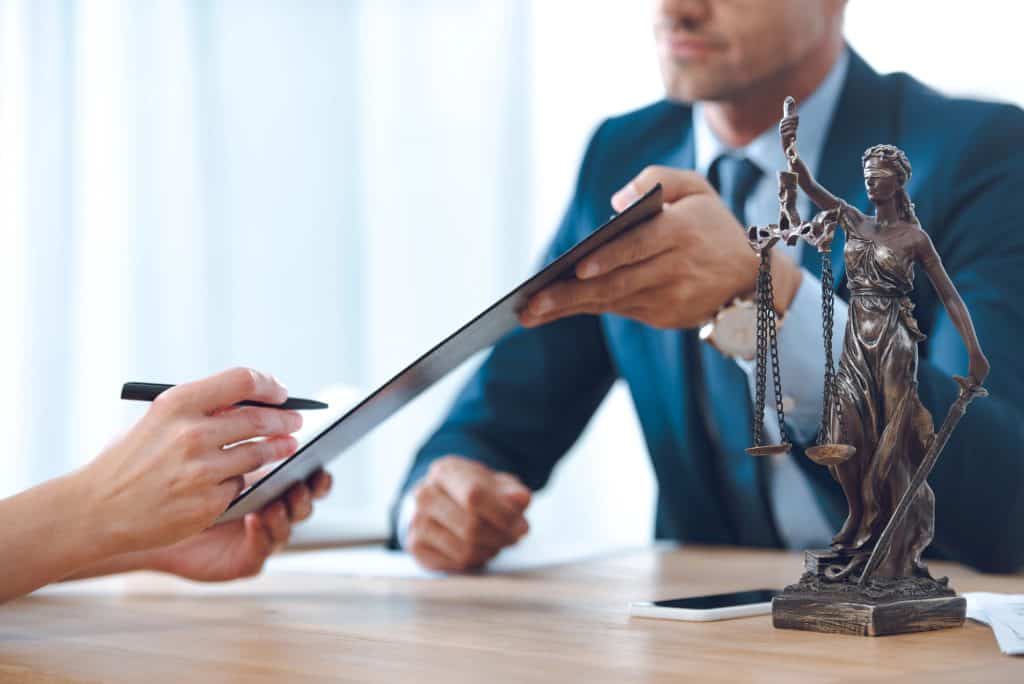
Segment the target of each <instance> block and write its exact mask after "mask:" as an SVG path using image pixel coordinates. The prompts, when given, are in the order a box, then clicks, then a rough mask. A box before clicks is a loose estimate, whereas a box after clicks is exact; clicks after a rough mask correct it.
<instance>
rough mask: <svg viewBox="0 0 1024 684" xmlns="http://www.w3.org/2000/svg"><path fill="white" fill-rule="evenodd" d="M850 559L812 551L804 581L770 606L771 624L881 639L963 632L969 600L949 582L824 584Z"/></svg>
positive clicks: (896, 580)
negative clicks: (828, 575)
mask: <svg viewBox="0 0 1024 684" xmlns="http://www.w3.org/2000/svg"><path fill="white" fill-rule="evenodd" d="M851 559H852V556H849V555H845V554H839V553H836V552H834V551H831V550H827V551H808V552H807V553H806V555H805V560H804V569H805V572H804V575H803V577H801V578H800V581H799V582H798V583H796V584H792V585H790V586H788V587H786V588H785V590H783V592H782V593H781V594H779V595H778V596H776V597H775V599H774V600H773V601H772V624H773V625H774V626H775V627H777V628H780V629H803V630H808V631H813V632H828V633H832V634H853V635H858V636H883V635H886V634H904V633H907V632H924V631H928V630H933V629H943V628H946V627H961V626H962V625H963V624H964V620H965V618H966V613H967V600H966V599H965V598H963V597H962V596H957V595H956V592H955V591H953V590H952V589H951V588H950V587H949V582H948V580H947V578H945V577H943V578H942V579H938V580H936V579H932V578H930V577H898V578H888V577H877V578H872V579H869V580H868V582H867V584H866V586H865V587H863V588H861V587H859V586H858V585H857V580H858V579H859V576H856V575H854V576H851V577H848V578H846V579H843V580H838V581H830V580H827V579H825V568H827V567H828V566H829V565H845V564H846V563H847V562H848V561H849V560H851Z"/></svg>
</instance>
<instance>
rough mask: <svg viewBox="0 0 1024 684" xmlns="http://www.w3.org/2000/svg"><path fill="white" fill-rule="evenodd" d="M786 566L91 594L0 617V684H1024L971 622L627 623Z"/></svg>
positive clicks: (30, 602) (690, 558)
mask: <svg viewBox="0 0 1024 684" xmlns="http://www.w3.org/2000/svg"><path fill="white" fill-rule="evenodd" d="M799 570H800V557H799V556H798V555H796V554H784V553H776V552H757V551H737V550H726V549H698V548H693V547H691V548H688V549H686V550H670V551H664V552H660V551H657V550H647V551H640V552H635V553H630V554H625V555H620V556H612V557H609V558H606V559H603V560H599V561H592V562H587V563H581V564H578V565H566V566H561V567H557V568H550V569H547V570H544V571H536V572H530V573H524V574H521V575H503V576H490V577H483V576H477V577H459V578H451V579H445V580H396V579H366V578H347V577H325V576H308V575H305V576H298V575H294V576H285V575H265V576H263V577H260V578H257V579H255V580H250V581H245V582H239V583H235V584H230V585H219V586H209V585H207V586H200V585H193V584H188V583H185V582H181V581H179V580H176V579H173V578H168V577H160V576H155V575H145V574H140V575H135V576H131V577H128V578H122V579H107V580H95V581H91V582H81V583H77V584H75V585H66V586H62V587H59V588H58V589H56V590H50V591H48V592H45V593H42V594H36V595H34V596H31V597H28V598H25V599H21V600H19V601H15V602H13V603H11V604H9V605H7V606H4V607H0V680H3V681H18V682H42V681H46V682H53V681H72V682H78V681H103V682H121V681H124V682H145V683H146V684H151V683H153V682H163V681H171V682H200V681H245V682H326V681H338V680H346V681H354V680H358V681H395V682H446V683H447V682H470V681H472V682H477V681H484V682H487V684H494V683H495V682H506V681H508V682H539V681H587V682H626V681H631V682H661V681H665V682H668V681H728V682H736V681H747V680H778V681H786V682H833V681H872V682H896V681H899V682H907V681H928V682H980V681H986V682H988V681H1016V682H1022V681H1024V659H1019V658H1017V659H1014V658H1011V657H1009V656H1004V655H1001V654H1000V653H999V649H998V647H997V646H996V641H995V638H994V636H993V635H992V632H991V631H990V630H989V629H988V628H987V627H984V626H981V625H977V624H974V623H968V625H967V626H966V627H964V628H963V629H951V630H945V631H941V632H932V633H925V634H909V635H903V636H891V637H881V638H874V639H871V638H866V637H850V636H837V635H824V634H814V633H808V632H794V631H785V630H775V629H773V628H772V627H771V623H770V618H768V617H756V618H747V619H742V620H732V621H726V622H714V623H703V624H701V623H684V622H674V621H659V620H639V619H630V618H629V616H628V615H627V612H626V606H627V603H628V602H629V601H631V600H642V599H646V598H667V597H673V596H679V595H686V594H701V593H707V592H718V591H729V590H736V589H744V588H752V587H753V586H754V585H773V584H774V585H776V586H780V585H783V584H785V583H787V582H789V581H791V580H793V579H795V577H796V575H797V574H798V572H799ZM933 570H935V571H937V573H940V574H948V575H950V576H951V578H952V580H953V582H954V585H955V586H956V587H957V588H958V589H959V590H962V591H976V590H989V591H997V592H1013V593H1024V576H1011V577H1000V576H984V575H979V574H976V573H974V572H970V571H968V570H965V569H963V568H960V567H957V566H948V565H947V566H944V565H941V564H935V565H934V566H933ZM752 578H757V579H756V580H755V579H752Z"/></svg>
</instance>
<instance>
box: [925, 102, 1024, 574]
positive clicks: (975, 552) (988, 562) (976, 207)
mask: <svg viewBox="0 0 1024 684" xmlns="http://www.w3.org/2000/svg"><path fill="white" fill-rule="evenodd" d="M965 137H966V138H967V139H969V140H970V141H971V142H970V144H969V150H968V152H966V153H965V155H964V157H963V158H962V159H959V160H949V162H948V165H947V168H948V169H949V170H950V173H951V174H953V177H951V178H949V186H948V187H951V188H954V190H953V192H954V196H953V198H952V201H951V202H949V203H948V205H947V206H948V207H949V209H948V210H947V212H946V215H945V216H942V217H941V219H940V223H941V225H942V228H941V230H936V231H935V232H933V240H934V241H935V243H936V248H937V251H938V252H939V254H940V255H941V257H942V260H943V263H944V265H945V267H946V270H947V272H948V273H949V275H950V278H951V279H952V281H953V283H954V285H956V287H957V289H958V290H959V292H960V294H961V296H962V297H963V299H964V302H965V303H966V305H967V308H968V310H969V311H970V312H971V317H972V319H973V321H974V326H975V328H976V330H977V333H978V339H979V341H980V343H981V347H982V349H983V350H984V352H985V354H986V355H987V356H988V358H989V361H990V363H991V365H992V372H991V375H990V376H989V378H988V380H987V381H986V386H987V387H988V389H989V391H990V392H991V395H990V396H989V397H988V398H985V399H978V400H976V401H974V402H972V404H971V406H970V408H969V409H968V412H967V415H966V416H965V418H964V419H963V420H962V421H961V423H960V424H959V426H958V427H957V429H956V430H955V431H954V432H953V435H952V437H951V439H950V441H949V444H948V445H947V446H946V449H945V453H943V454H942V456H941V457H940V458H939V461H938V463H937V464H936V467H935V470H934V471H933V472H932V475H931V477H930V478H929V482H930V484H931V485H932V488H933V489H934V490H935V495H936V507H937V508H936V534H935V539H934V542H933V548H934V550H935V551H936V552H938V554H940V555H942V556H945V557H950V558H955V559H957V560H959V561H962V562H966V563H969V564H971V565H973V566H975V567H977V568H979V569H981V570H984V571H990V572H1013V571H1016V570H1018V569H1020V568H1021V566H1022V565H1024V525H1021V524H1020V521H1021V520H1024V457H1022V452H1024V414H1022V407H1024V355H1022V354H1021V351H1020V340H1019V335H1020V334H1021V333H1022V332H1024V296H1022V293H1024V267H1022V262H1024V224H1022V223H1021V216H1020V198H1021V197H1024V162H1022V161H1021V156H1020V149H1021V141H1022V140H1024V113H1022V112H1020V110H1018V109H1016V108H1011V107H1000V108H998V109H997V110H996V114H995V115H994V116H993V117H991V118H990V119H989V120H988V121H986V122H985V124H984V125H983V126H982V127H980V129H979V130H976V131H973V132H970V133H969V134H968V135H966V136H965ZM925 228H926V229H928V228H929V227H928V226H925ZM921 276H923V274H921V273H919V277H921ZM938 307H939V310H940V313H939V314H938V315H937V316H936V318H935V320H934V323H933V324H932V325H931V326H930V327H931V330H930V334H929V339H928V340H927V342H926V343H925V344H926V345H927V346H926V348H925V350H924V351H925V352H926V353H925V354H923V355H922V356H923V357H924V358H922V360H921V363H920V367H919V371H918V378H919V382H920V396H921V399H922V401H923V402H924V404H925V405H926V406H927V407H928V409H929V410H930V411H931V412H932V416H933V418H934V419H935V422H936V430H937V429H938V427H939V425H940V424H941V422H942V420H943V419H944V418H945V416H946V413H947V411H948V409H949V406H950V404H951V403H952V402H953V400H954V399H955V398H956V395H957V387H958V386H957V385H956V383H955V382H954V381H953V380H952V377H951V376H952V374H954V373H956V374H962V375H966V371H967V351H966V348H965V346H964V344H963V342H962V341H961V339H960V335H959V333H958V332H957V331H956V329H955V328H954V326H953V324H952V321H951V320H950V319H949V317H948V316H947V315H946V314H945V311H944V310H942V307H941V304H939V305H938Z"/></svg>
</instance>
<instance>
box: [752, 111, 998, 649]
mask: <svg viewBox="0 0 1024 684" xmlns="http://www.w3.org/2000/svg"><path fill="white" fill-rule="evenodd" d="M793 104H794V103H793V101H792V98H787V102H786V106H785V108H784V111H785V115H784V117H783V119H782V121H781V123H780V126H779V128H780V134H781V138H782V146H783V149H784V150H785V153H786V157H787V159H788V160H789V171H788V172H782V173H780V174H779V176H780V202H781V204H782V217H781V220H780V223H779V226H778V227H776V226H770V227H769V228H770V229H772V230H769V231H768V232H769V233H774V235H768V234H766V232H765V229H764V228H752V229H751V232H750V238H751V245H752V247H754V249H755V250H757V251H762V250H766V249H770V248H771V244H773V243H774V240H779V239H781V240H785V241H787V242H790V243H793V242H795V240H796V239H804V240H806V241H807V242H808V243H810V244H811V245H813V246H815V247H817V248H818V250H819V251H820V252H822V257H823V258H822V263H823V267H824V268H823V274H822V281H823V307H822V310H823V318H824V319H825V325H824V328H825V338H826V339H825V348H826V369H825V402H824V415H823V417H822V430H821V435H820V437H819V443H818V445H816V446H814V447H811V448H809V449H808V450H807V455H808V457H810V458H811V459H812V460H814V461H815V462H816V463H819V464H823V465H827V466H828V467H829V470H830V471H831V473H832V475H833V477H834V478H835V479H836V480H837V481H838V482H839V484H840V486H841V487H842V489H843V493H844V494H845V495H846V500H847V503H848V506H849V515H848V517H847V519H846V522H845V524H844V525H843V526H842V528H841V529H840V530H839V532H838V533H837V534H836V535H835V537H834V539H833V545H832V549H831V550H828V551H809V552H808V554H807V562H806V564H805V565H806V567H805V570H806V571H807V572H806V573H805V574H804V576H803V578H801V581H800V583H798V584H796V585H792V586H790V587H787V589H786V591H785V592H783V594H781V595H780V596H779V597H778V598H776V600H775V603H774V605H773V615H774V622H775V625H776V626H778V627H791V628H798V629H813V630H819V631H831V632H846V633H857V634H887V633H895V632H906V631H918V630H922V629H935V628H938V627H944V626H952V625H959V624H962V623H963V619H964V617H963V615H964V599H963V598H962V597H957V596H956V594H955V592H953V590H952V589H950V588H949V587H948V586H947V582H946V580H945V579H944V578H943V579H941V580H935V579H933V578H932V577H931V575H930V574H929V572H928V569H927V567H926V566H925V565H924V564H923V563H922V562H921V553H922V552H923V551H924V549H925V548H926V547H927V546H928V545H929V544H930V543H931V540H932V536H933V532H934V524H935V498H934V494H933V493H932V490H931V488H930V487H929V486H928V483H927V481H926V477H927V475H928V473H929V472H930V471H931V468H932V466H933V465H934V463H935V460H936V459H937V458H938V455H939V453H940V452H941V450H942V448H943V446H945V443H946V441H947V439H948V437H949V434H950V433H951V432H952V429H953V427H954V426H955V424H956V422H957V421H958V420H959V419H960V417H962V416H963V414H964V411H965V410H966V407H967V404H968V403H969V402H970V401H971V400H972V399H973V398H974V397H977V396H984V394H985V390H984V389H982V387H981V384H982V383H983V382H984V380H985V378H986V377H987V375H988V372H989V364H988V361H987V359H986V358H985V355H984V354H983V353H982V350H981V346H980V345H979V343H978V337H977V335H976V334H975V331H974V326H973V324H972V323H971V317H970V314H969V313H968V311H967V308H966V307H965V305H964V302H963V300H962V299H961V297H960V295H959V293H958V292H957V290H956V288H955V287H954V285H953V283H952V282H951V281H950V279H949V276H948V274H947V273H946V271H945V269H944V268H943V266H942V262H941V260H940V259H939V255H938V253H937V252H936V251H935V247H934V246H933V245H932V242H931V239H930V238H929V237H928V234H927V233H926V232H925V231H924V230H923V229H922V227H921V224H920V223H919V222H918V220H917V216H916V215H915V214H914V205H913V204H912V203H911V201H910V197H909V196H908V194H907V190H906V184H907V182H908V181H909V180H910V177H911V173H912V170H911V166H910V161H909V160H908V159H907V156H906V155H905V154H904V153H903V151H902V150H900V149H899V148H897V147H894V146H892V145H875V146H874V147H871V148H869V149H868V150H867V151H866V152H865V153H864V156H863V157H862V160H861V161H862V164H863V169H864V184H865V187H866V189H867V196H868V199H869V200H870V201H871V203H872V204H873V205H874V208H875V213H874V215H873V216H872V215H867V214H864V213H861V212H860V211H859V210H857V209H856V208H855V207H853V206H851V205H850V204H848V203H847V202H845V201H844V200H842V199H840V198H838V197H836V196H834V195H833V194H832V193H830V192H829V191H828V190H826V189H825V188H823V187H822V186H821V185H819V184H818V183H817V182H816V181H815V180H814V178H813V177H812V175H811V173H810V171H809V170H808V168H807V166H806V164H804V162H803V161H802V160H801V159H800V156H799V154H798V153H797V148H796V132H797V125H798V117H797V116H796V115H795V114H794V113H793V111H792V107H793ZM796 184H798V185H799V188H800V189H801V190H803V192H804V193H806V194H807V196H808V197H809V198H810V199H811V201H812V202H813V203H814V204H816V205H817V206H818V207H819V208H821V209H822V210H823V211H822V212H821V213H820V214H818V215H817V216H816V217H815V218H814V219H813V220H812V221H810V222H807V223H801V222H800V218H799V216H798V215H796V204H795V194H796V193H795V188H794V187H793V186H794V185H796ZM836 228H842V230H844V231H845V233H846V244H845V248H844V252H843V256H844V260H845V264H846V277H847V285H848V288H849V292H850V300H849V320H848V323H847V326H846V334H845V339H844V342H843V351H842V355H841V357H840V360H839V368H838V370H837V371H833V369H832V360H831V340H830V339H829V338H830V337H831V300H832V274H831V269H830V268H828V264H830V256H829V250H830V245H831V242H832V238H833V235H834V231H835V229H836ZM773 238H774V239H773ZM915 264H920V265H921V267H922V268H923V270H924V272H925V273H926V274H927V276H928V278H929V280H930V281H931V283H932V285H933V286H934V288H935V291H936V293H937V294H938V297H939V299H940V300H941V301H942V304H943V305H944V307H945V309H946V311H947V313H948V314H949V317H950V319H951V320H952V322H953V325H954V326H955V327H956V329H957V331H958V332H959V333H960V336H961V337H962V338H963V341H964V345H965V346H966V348H967V351H968V359H969V367H968V377H967V378H960V377H957V378H956V380H957V382H958V383H959V384H960V387H961V390H960V398H959V399H958V400H957V403H956V404H954V406H953V409H951V411H950V415H949V417H948V418H947V419H946V421H945V422H944V423H943V426H942V428H941V429H940V431H939V432H938V433H936V432H935V428H934V425H933V422H932V416H931V414H930V413H929V412H928V410H927V409H926V408H925V407H924V405H923V404H922V403H921V401H920V399H919V398H918V393H917V345H918V343H919V342H920V341H922V340H923V339H925V336H924V335H923V334H922V333H921V331H920V329H919V328H918V325H917V322H916V320H915V319H914V315H913V308H914V305H913V304H912V303H911V301H910V298H909V295H910V293H911V291H912V289H913V284H914V266H915ZM826 279H827V281H828V282H825V281H826ZM769 282H770V277H769ZM772 341H774V340H772ZM773 351H774V350H773ZM776 390H778V388H776ZM762 410H763V409H762ZM787 446H788V445H787ZM752 453H754V452H752Z"/></svg>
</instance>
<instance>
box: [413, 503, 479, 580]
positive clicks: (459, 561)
mask: <svg viewBox="0 0 1024 684" xmlns="http://www.w3.org/2000/svg"><path fill="white" fill-rule="evenodd" d="M408 544H409V548H410V550H413V549H415V548H416V547H417V546H419V545H421V544H422V545H425V546H428V547H431V548H434V549H436V550H437V551H438V552H439V553H440V554H441V555H442V556H444V557H445V558H446V559H448V560H449V561H451V562H452V563H454V564H455V565H456V566H458V567H461V568H466V567H469V565H468V564H469V562H470V561H471V560H472V559H471V558H470V551H469V546H468V545H467V544H465V543H464V542H462V541H461V540H460V539H459V538H458V537H457V536H455V533H454V532H452V531H451V530H449V529H448V528H447V527H444V526H443V525H441V524H440V523H438V522H437V521H436V520H434V519H433V518H429V517H426V516H423V517H422V518H420V517H418V514H417V516H414V520H413V524H412V525H410V526H409V538H408Z"/></svg>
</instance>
